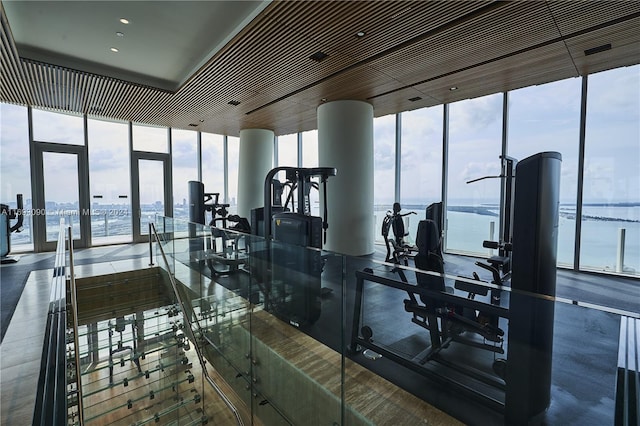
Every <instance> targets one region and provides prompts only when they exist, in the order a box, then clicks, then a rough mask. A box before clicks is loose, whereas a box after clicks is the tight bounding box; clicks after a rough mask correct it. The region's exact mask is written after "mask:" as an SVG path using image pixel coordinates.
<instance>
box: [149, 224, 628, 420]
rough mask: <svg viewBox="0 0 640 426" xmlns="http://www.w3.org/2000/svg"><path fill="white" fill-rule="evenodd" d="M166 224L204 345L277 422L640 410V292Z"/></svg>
mask: <svg viewBox="0 0 640 426" xmlns="http://www.w3.org/2000/svg"><path fill="white" fill-rule="evenodd" d="M179 222H180V223H179ZM157 229H158V233H159V235H160V238H159V240H160V241H159V242H158V244H159V245H161V246H162V248H163V250H164V252H165V253H166V257H167V259H168V265H167V266H166V268H167V270H168V271H170V273H171V274H173V276H174V277H175V279H176V283H177V284H178V286H179V287H180V288H181V289H182V290H180V291H181V292H182V294H184V295H185V300H186V301H188V305H189V307H188V308H186V309H187V310H188V311H189V312H190V315H191V317H192V318H193V319H194V321H193V323H194V325H195V327H196V330H195V332H196V334H197V335H198V336H201V340H200V341H199V345H202V347H201V348H202V351H203V353H205V355H206V357H207V359H208V360H209V362H210V364H211V367H212V368H213V369H214V370H215V372H216V374H218V376H219V377H220V378H221V379H222V380H223V381H224V382H225V385H226V386H228V389H229V391H230V393H232V394H233V395H234V397H236V402H237V403H238V406H240V405H241V406H242V408H241V409H240V411H242V412H244V413H248V414H247V415H248V416H249V417H250V418H252V419H255V420H259V421H260V422H262V423H263V424H266V425H271V424H278V425H279V424H296V425H297V424H304V425H316V424H317V425H324V424H338V425H353V424H394V425H395V424H406V425H413V424H419V423H421V422H423V421H424V419H432V420H435V419H438V418H447V416H451V418H453V419H457V420H458V421H461V422H464V423H471V424H478V422H480V423H483V424H486V423H487V422H490V423H492V424H493V423H496V422H497V423H506V424H517V423H526V422H528V421H531V420H532V419H534V418H540V417H541V418H542V419H543V420H544V421H545V422H546V423H547V424H611V423H613V422H614V418H615V416H616V415H617V414H616V413H617V412H618V410H617V409H616V406H617V404H620V403H621V401H622V404H623V405H624V404H628V401H629V398H628V395H627V396H626V397H625V395H624V389H625V386H626V387H627V388H629V384H628V383H627V384H626V385H625V384H624V383H621V382H620V380H622V379H621V378H624V377H626V375H627V374H628V375H629V377H634V376H633V375H634V374H636V375H637V371H638V366H637V365H635V366H633V365H631V366H629V365H630V364H628V363H627V366H626V367H625V366H624V365H622V364H623V363H622V362H621V361H619V357H620V356H621V357H622V358H620V359H623V358H625V357H626V358H629V356H630V355H628V354H627V353H625V354H624V356H623V355H621V354H622V353H624V352H625V351H630V350H631V349H633V348H637V345H638V343H637V340H636V343H631V344H627V345H623V344H622V343H621V342H622V341H621V337H620V336H621V327H622V324H626V323H628V322H629V321H631V323H633V324H638V323H639V321H640V320H639V318H640V313H639V311H640V297H638V296H637V293H636V295H635V296H630V297H632V298H635V303H634V301H633V300H631V301H629V300H626V301H625V303H626V304H625V306H627V307H628V306H631V307H632V308H633V307H635V309H626V310H619V309H615V308H612V307H606V306H597V305H594V304H590V303H585V302H584V301H581V300H569V299H565V298H559V297H556V296H555V294H556V293H555V272H554V276H553V277H549V279H548V280H547V281H550V282H549V283H542V284H541V286H540V287H537V290H536V291H533V290H524V289H520V288H519V284H518V285H515V286H512V283H511V282H508V281H507V282H504V283H501V284H494V283H491V282H490V281H491V280H492V277H491V276H490V275H489V274H488V271H487V270H485V269H483V268H478V267H476V266H475V265H473V263H472V262H468V263H465V262H463V261H461V262H460V263H457V262H447V263H446V264H445V265H444V266H445V274H438V273H433V272H426V271H423V270H418V269H415V268H412V267H408V266H401V265H390V264H386V263H383V262H379V261H375V260H373V259H372V258H371V257H369V256H365V257H350V256H343V255H339V254H335V253H329V252H326V251H322V250H318V249H313V248H303V247H301V246H295V245H289V244H284V243H281V242H277V241H268V240H265V239H262V238H260V237H257V236H254V235H245V234H241V233H236V232H233V231H229V230H220V229H215V228H214V229H212V228H211V227H209V226H204V225H198V224H192V223H189V224H186V223H185V222H182V221H177V220H173V219H171V218H164V217H161V218H158V221H157ZM176 230H180V231H176ZM408 263H409V264H410V265H413V260H412V259H409V261H408ZM467 265H468V266H467ZM554 271H555V268H554ZM474 272H477V273H478V274H479V276H478V277H477V279H476V278H474V276H473V273H474ZM515 276H517V274H516V275H515ZM520 276H522V275H520ZM534 281H535V280H534ZM551 281H553V282H552V283H551ZM551 284H553V285H551ZM547 285H548V286H547ZM627 299H628V298H627ZM629 302H631V303H629ZM634 327H635V325H634ZM630 335H631V336H632V337H633V336H634V334H633V333H631V334H630ZM629 353H631V352H629ZM631 356H632V357H633V356H635V355H631ZM626 358H625V359H626ZM631 359H634V358H631ZM631 388H633V386H631ZM625 398H627V399H625ZM632 400H633V398H632ZM624 401H627V402H626V403H625V402H624ZM451 418H449V419H448V420H446V421H451ZM443 421H444V420H443Z"/></svg>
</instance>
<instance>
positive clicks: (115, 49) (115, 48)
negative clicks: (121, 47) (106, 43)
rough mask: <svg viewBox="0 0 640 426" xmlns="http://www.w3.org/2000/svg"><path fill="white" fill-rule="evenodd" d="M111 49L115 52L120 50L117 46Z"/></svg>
mask: <svg viewBox="0 0 640 426" xmlns="http://www.w3.org/2000/svg"><path fill="white" fill-rule="evenodd" d="M109 50H111V51H112V52H114V53H117V52H118V48H117V47H112V48H111V49H109Z"/></svg>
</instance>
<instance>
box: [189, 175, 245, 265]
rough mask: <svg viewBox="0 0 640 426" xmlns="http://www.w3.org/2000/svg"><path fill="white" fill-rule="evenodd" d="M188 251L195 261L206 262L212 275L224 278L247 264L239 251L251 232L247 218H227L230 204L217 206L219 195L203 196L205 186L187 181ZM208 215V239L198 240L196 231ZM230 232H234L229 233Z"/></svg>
mask: <svg viewBox="0 0 640 426" xmlns="http://www.w3.org/2000/svg"><path fill="white" fill-rule="evenodd" d="M188 185H189V222H191V224H190V226H189V239H190V240H189V249H190V252H191V255H192V258H194V259H195V260H203V259H204V260H206V262H207V265H208V267H209V269H210V271H211V274H212V275H223V274H228V273H231V272H235V271H238V269H239V268H240V266H242V265H243V264H244V263H245V262H246V261H247V255H246V253H245V250H244V247H242V244H241V239H242V236H243V234H249V233H250V232H251V226H250V225H249V221H248V220H247V219H246V218H242V217H240V216H238V215H230V214H229V211H228V208H229V204H227V203H221V202H220V200H219V199H220V193H217V192H212V193H206V192H204V184H203V183H202V182H198V181H189V182H188ZM207 213H210V214H211V218H210V219H209V221H208V225H209V227H210V230H211V235H210V238H207V237H202V236H200V237H199V236H198V232H197V227H196V226H195V225H193V224H196V223H197V224H201V225H205V224H206V223H207ZM229 231H233V232H229Z"/></svg>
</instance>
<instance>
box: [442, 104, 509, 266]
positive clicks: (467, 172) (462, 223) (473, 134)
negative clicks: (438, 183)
mask: <svg viewBox="0 0 640 426" xmlns="http://www.w3.org/2000/svg"><path fill="white" fill-rule="evenodd" d="M449 111H450V115H449V165H448V167H449V170H448V176H447V185H448V194H447V211H446V212H445V214H446V219H445V243H446V245H445V247H446V250H455V251H462V252H468V253H475V254H479V255H486V254H487V252H486V249H483V247H482V242H483V241H484V240H488V239H492V240H495V239H496V238H497V235H498V234H497V233H496V234H494V235H491V233H490V230H491V222H493V223H494V226H495V229H496V230H497V229H498V227H499V224H500V217H499V213H500V180H499V179H485V180H482V181H480V182H475V183H472V184H467V182H468V181H469V180H472V179H477V178H480V177H483V176H497V175H499V174H500V169H501V162H500V153H501V146H502V94H495V95H490V96H484V97H482V98H476V99H470V100H465V101H460V102H456V103H453V104H451V105H450V109H449Z"/></svg>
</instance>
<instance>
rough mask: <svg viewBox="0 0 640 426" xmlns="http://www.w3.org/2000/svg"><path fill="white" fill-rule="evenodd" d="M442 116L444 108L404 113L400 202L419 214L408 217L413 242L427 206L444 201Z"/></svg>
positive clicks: (436, 107) (407, 222) (404, 207)
mask: <svg viewBox="0 0 640 426" xmlns="http://www.w3.org/2000/svg"><path fill="white" fill-rule="evenodd" d="M442 114H443V108H442V106H441V105H440V106H435V107H431V108H422V109H418V110H414V111H409V112H403V113H402V131H401V139H400V140H401V152H402V155H401V159H400V203H401V205H402V208H403V210H404V211H409V210H410V211H414V212H416V215H410V216H405V230H406V231H407V232H409V238H410V241H414V240H415V233H416V231H417V224H418V221H420V220H422V219H425V213H426V212H425V209H426V207H427V206H428V205H429V204H431V203H435V202H439V201H441V198H442V128H443V126H442Z"/></svg>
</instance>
